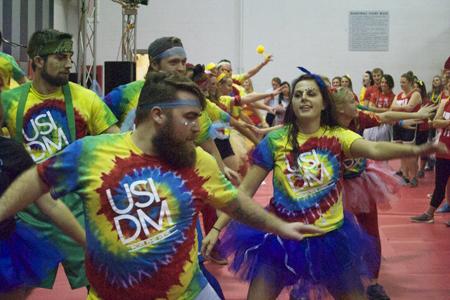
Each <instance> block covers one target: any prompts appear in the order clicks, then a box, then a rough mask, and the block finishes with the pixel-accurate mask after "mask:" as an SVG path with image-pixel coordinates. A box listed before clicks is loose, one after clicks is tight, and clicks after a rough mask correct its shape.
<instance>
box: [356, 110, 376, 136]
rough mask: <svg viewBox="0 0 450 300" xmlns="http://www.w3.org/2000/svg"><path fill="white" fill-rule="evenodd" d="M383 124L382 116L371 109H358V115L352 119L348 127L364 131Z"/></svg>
mask: <svg viewBox="0 0 450 300" xmlns="http://www.w3.org/2000/svg"><path fill="white" fill-rule="evenodd" d="M380 125H381V121H380V117H378V116H377V114H375V113H373V112H369V111H363V110H358V117H356V118H355V119H353V120H352V122H351V123H350V126H349V127H348V129H350V130H352V131H354V132H356V133H362V132H363V131H364V129H367V128H372V127H377V126H380Z"/></svg>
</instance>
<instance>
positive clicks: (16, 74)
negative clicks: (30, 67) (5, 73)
mask: <svg viewBox="0 0 450 300" xmlns="http://www.w3.org/2000/svg"><path fill="white" fill-rule="evenodd" d="M0 57H3V58H5V59H6V60H8V61H9V62H10V63H11V65H12V77H13V79H14V80H15V81H19V80H20V79H22V78H23V77H24V76H25V72H24V71H23V70H22V69H21V68H20V67H19V65H18V64H17V62H16V60H15V59H14V57H12V56H11V55H9V54H6V53H4V52H1V51H0Z"/></svg>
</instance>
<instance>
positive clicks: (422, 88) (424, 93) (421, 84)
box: [415, 78, 427, 99]
mask: <svg viewBox="0 0 450 300" xmlns="http://www.w3.org/2000/svg"><path fill="white" fill-rule="evenodd" d="M415 83H417V85H418V86H419V92H420V96H422V99H425V98H426V97H427V87H426V86H425V82H423V81H422V80H420V79H418V78H417V80H416V81H415Z"/></svg>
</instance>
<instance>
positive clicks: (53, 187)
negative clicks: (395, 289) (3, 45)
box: [0, 29, 450, 300]
mask: <svg viewBox="0 0 450 300" xmlns="http://www.w3.org/2000/svg"><path fill="white" fill-rule="evenodd" d="M27 53H28V56H29V58H30V61H31V67H32V70H33V75H32V77H31V78H32V79H31V80H28V79H26V78H25V77H24V74H23V72H22V73H20V72H18V71H14V70H16V69H17V68H18V66H17V64H16V63H15V62H12V61H11V57H8V56H7V55H6V54H4V55H3V54H2V55H0V89H1V94H0V96H1V105H0V123H1V124H2V125H3V126H4V128H3V129H2V130H3V132H4V135H5V136H4V137H0V143H1V144H2V146H1V148H0V171H1V172H0V188H1V189H0V195H1V197H0V297H1V298H2V299H3V298H5V299H25V298H26V297H27V296H28V295H29V294H30V291H31V290H32V289H33V288H35V287H44V288H52V286H53V284H54V282H55V277H56V272H57V270H58V266H59V264H62V266H63V268H64V271H65V273H66V275H67V278H68V280H69V283H70V286H71V287H72V288H73V289H75V288H81V287H86V288H87V291H88V299H108V300H109V299H200V300H201V299H208V300H209V299H224V296H223V293H222V290H221V287H220V282H219V281H218V280H217V279H216V278H214V276H213V275H212V274H211V273H209V272H208V270H207V269H206V268H205V267H204V265H203V263H204V261H205V260H210V261H212V262H214V263H217V264H222V265H226V264H229V265H230V269H231V270H232V271H233V272H235V273H236V274H237V276H239V278H241V279H242V280H245V281H247V282H249V284H250V286H249V291H248V299H276V298H277V296H278V295H279V294H280V293H281V291H282V290H283V289H288V290H289V291H290V297H291V299H310V298H311V297H315V298H316V299H322V298H323V297H330V296H331V297H334V298H335V299H389V296H388V294H387V292H386V291H385V290H384V288H383V287H382V286H381V285H380V284H379V283H378V276H379V271H380V265H381V243H380V236H379V230H378V209H389V203H390V202H391V201H392V200H394V199H395V198H396V193H397V191H398V190H399V187H400V186H401V185H402V184H403V185H408V186H410V187H416V186H417V185H418V184H419V179H420V178H421V177H423V175H424V172H425V171H427V170H432V169H433V168H434V169H435V170H436V182H435V189H434V192H433V194H432V195H431V196H430V197H431V202H430V206H429V208H428V209H427V211H426V212H425V213H424V214H422V215H420V216H414V217H412V218H411V220H412V221H414V222H426V223H431V222H433V214H434V212H435V210H436V209H437V208H438V207H439V206H440V204H441V202H443V200H444V198H445V191H446V185H447V182H448V178H449V177H450V164H449V161H450V154H449V153H448V151H449V149H450V104H449V101H448V99H449V89H450V62H448V65H446V66H445V68H446V70H445V71H444V73H443V74H442V76H441V75H439V76H436V77H435V78H434V79H433V86H432V89H431V92H429V93H427V91H426V88H425V84H424V83H423V81H422V80H420V79H419V78H417V77H416V76H414V74H413V73H412V72H407V73H405V74H403V75H402V76H401V77H400V81H399V82H400V87H401V90H402V91H401V92H400V93H399V94H397V95H395V94H394V92H393V87H394V79H393V78H392V76H390V75H388V74H384V72H383V71H382V70H381V69H380V68H375V69H374V70H372V71H367V72H365V73H364V76H363V85H364V86H363V88H362V90H361V92H360V93H359V96H358V95H357V94H356V93H355V92H354V91H353V85H352V79H351V77H350V76H349V75H343V76H336V77H334V78H333V79H332V80H331V81H330V80H329V78H328V77H327V76H325V75H322V74H315V73H314V72H311V71H310V70H308V69H307V68H305V67H298V69H299V76H297V78H295V79H294V80H293V81H292V83H290V82H288V81H282V80H281V79H280V78H279V77H274V78H273V79H272V82H271V85H272V87H271V88H270V89H269V90H267V91H265V92H256V91H254V89H253V85H252V81H251V78H252V77H254V76H255V75H257V74H258V72H260V71H261V70H262V69H263V68H264V67H265V66H266V65H267V64H269V63H270V62H271V61H272V56H271V55H267V56H265V58H264V60H263V61H262V62H261V63H260V64H258V65H256V66H255V67H254V68H252V69H250V70H248V71H247V72H245V73H243V74H235V73H233V69H232V63H231V61H229V60H227V59H222V60H220V61H218V62H217V63H210V64H207V65H206V66H205V65H202V64H197V65H194V64H189V63H187V61H188V57H187V54H186V51H185V49H184V47H183V43H182V41H181V40H180V39H179V38H177V37H161V38H158V39H156V40H154V41H153V42H151V43H150V45H149V47H148V56H149V60H150V66H149V69H148V73H147V75H146V77H145V79H144V80H137V81H134V82H130V83H127V84H125V85H121V86H118V87H116V88H115V89H113V90H112V91H111V92H109V93H108V94H107V95H105V96H104V97H103V98H100V97H99V96H98V95H96V94H95V93H94V92H93V91H90V90H88V89H86V88H84V87H82V86H80V85H78V84H76V83H72V82H69V74H70V69H71V67H72V55H73V41H72V36H71V35H70V34H68V33H64V32H59V31H57V30H52V29H49V30H41V31H37V32H35V33H34V34H33V35H32V37H31V39H30V41H29V43H28V48H27ZM20 74H22V76H19V75H20ZM13 81H17V83H12V82H13ZM437 140H438V141H439V142H436V141H437ZM395 158H398V159H401V166H400V170H398V172H396V173H395V171H392V170H391V169H390V168H389V166H388V165H387V163H386V161H388V160H390V159H395ZM419 158H420V160H419ZM269 173H272V178H273V180H272V181H273V182H272V184H273V189H274V192H273V196H272V197H271V199H267V203H268V204H267V206H266V207H265V208H263V207H261V206H260V205H258V204H256V203H255V202H254V201H253V200H252V197H253V196H254V194H255V193H256V191H257V190H258V188H259V187H260V185H261V184H262V183H263V182H264V180H265V179H266V177H267V175H268V174H269ZM447 192H449V193H450V188H447ZM448 200H450V198H448ZM444 209H446V208H444ZM447 209H448V206H447ZM200 218H201V219H202V220H201V221H200ZM201 225H203V228H202V226H201ZM449 226H450V224H449Z"/></svg>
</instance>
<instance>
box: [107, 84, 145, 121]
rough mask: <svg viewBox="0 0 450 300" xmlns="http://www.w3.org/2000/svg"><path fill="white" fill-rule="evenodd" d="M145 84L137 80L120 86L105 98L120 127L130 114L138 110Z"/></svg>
mask: <svg viewBox="0 0 450 300" xmlns="http://www.w3.org/2000/svg"><path fill="white" fill-rule="evenodd" d="M144 83H145V81H144V80H137V81H133V82H130V83H128V84H124V85H120V86H118V87H116V88H115V89H113V90H112V91H111V92H109V93H108V94H107V95H106V96H105V97H104V98H103V101H105V103H106V105H108V107H109V109H111V111H112V112H113V114H114V115H115V116H116V118H117V120H118V121H119V122H118V126H119V127H120V126H121V125H122V123H123V121H124V120H125V118H126V117H127V115H128V113H129V112H130V111H132V110H133V109H136V107H137V104H138V100H139V95H140V94H141V90H142V87H143V86H144Z"/></svg>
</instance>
